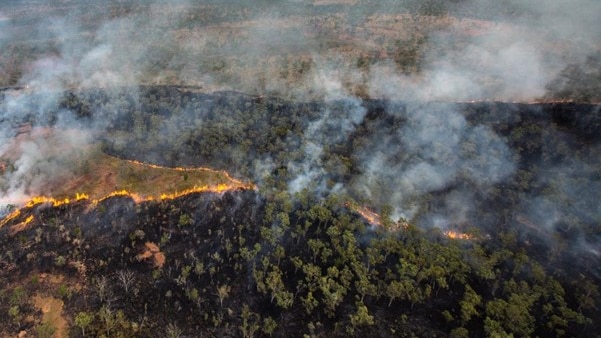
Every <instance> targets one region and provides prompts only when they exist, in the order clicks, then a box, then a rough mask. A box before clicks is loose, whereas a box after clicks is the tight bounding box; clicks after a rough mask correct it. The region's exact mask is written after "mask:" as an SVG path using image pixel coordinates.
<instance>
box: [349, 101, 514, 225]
mask: <svg viewBox="0 0 601 338" xmlns="http://www.w3.org/2000/svg"><path fill="white" fill-rule="evenodd" d="M397 114H398V115H399V117H402V118H403V119H404V121H405V122H404V124H403V126H402V128H400V129H398V130H397V131H396V135H394V134H393V135H389V134H388V132H389V130H385V131H383V132H384V133H387V134H388V135H376V137H375V138H376V139H379V140H381V142H378V143H374V144H372V145H368V146H366V147H365V148H364V149H361V150H360V152H359V154H360V158H361V159H362V163H363V167H364V169H363V175H361V176H360V177H359V179H357V180H356V181H355V182H354V185H355V187H356V189H357V190H359V191H360V192H362V194H364V195H365V196H368V197H369V198H371V199H372V200H374V201H375V204H376V205H390V206H392V207H393V208H394V209H395V216H396V217H397V218H398V217H402V218H405V219H413V218H414V217H415V215H416V213H417V212H418V211H419V207H418V203H420V202H422V201H421V199H422V198H423V197H424V196H425V195H427V194H429V193H432V192H436V191H440V190H445V189H450V188H453V186H455V185H457V184H458V183H462V184H468V185H469V186H471V187H473V189H474V190H477V191H478V192H480V193H485V192H486V190H487V189H489V188H490V187H492V186H493V185H494V184H496V183H498V182H501V181H503V180H504V179H505V178H507V177H509V176H510V175H511V174H512V173H513V171H514V167H515V164H514V161H513V159H512V154H511V151H510V149H509V147H508V146H507V145H506V144H505V142H504V141H503V139H502V138H501V137H499V136H498V135H496V134H495V133H494V132H493V131H492V130H491V129H490V128H488V127H486V126H483V125H470V124H469V123H468V122H467V121H466V120H465V117H464V116H463V115H462V114H460V113H459V112H457V111H455V110H454V108H453V106H451V105H447V104H409V105H408V106H407V107H406V110H405V111H404V112H403V111H398V112H397ZM374 154H375V155H374ZM470 194H471V193H469V192H465V193H463V192H461V190H456V191H454V193H453V194H451V195H450V196H447V199H448V203H446V204H448V206H449V207H448V208H445V212H443V213H442V214H439V215H429V216H427V217H428V218H436V219H437V221H436V222H434V223H436V224H438V225H440V224H442V223H444V224H446V225H450V224H457V223H460V222H462V219H464V218H465V217H464V216H461V217H458V218H456V217H454V216H453V215H454V214H456V211H454V210H457V208H456V206H457V204H459V203H457V202H456V200H462V201H466V200H470V199H471V197H470ZM454 200H455V201H454ZM461 204H462V203H461ZM469 205H472V204H470V203H465V206H469ZM460 209H463V208H460ZM459 214H462V215H463V214H465V212H460V213H459Z"/></svg>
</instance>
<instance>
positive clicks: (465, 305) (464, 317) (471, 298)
mask: <svg viewBox="0 0 601 338" xmlns="http://www.w3.org/2000/svg"><path fill="white" fill-rule="evenodd" d="M481 302H482V297H480V296H479V295H478V294H477V293H476V291H474V289H472V287H471V286H469V285H468V284H466V285H465V293H464V294H463V300H461V301H460V302H459V305H460V306H461V321H462V322H463V323H467V322H468V321H469V320H470V319H471V318H472V316H478V315H479V314H478V309H477V307H478V306H480V303H481Z"/></svg>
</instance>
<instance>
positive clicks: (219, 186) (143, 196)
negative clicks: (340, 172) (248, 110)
mask: <svg viewBox="0 0 601 338" xmlns="http://www.w3.org/2000/svg"><path fill="white" fill-rule="evenodd" d="M126 162H128V163H130V164H132V165H134V166H138V167H140V166H143V167H146V168H152V169H160V170H166V171H169V170H173V171H179V172H190V173H191V172H197V173H202V172H210V173H215V174H217V175H219V176H221V177H223V178H225V179H226V180H227V183H215V184H203V185H199V186H197V185H195V186H193V187H190V188H186V187H185V186H184V187H180V188H182V189H181V190H176V191H167V192H160V191H158V192H157V191H156V190H153V189H147V190H144V188H142V191H143V192H133V191H130V190H126V189H118V190H115V191H112V192H110V190H103V189H95V188H96V187H95V186H92V187H91V189H90V192H91V194H88V193H84V192H76V193H75V196H68V197H65V198H62V197H61V198H58V197H50V196H34V197H31V198H30V199H29V200H28V201H27V200H26V201H22V202H21V203H19V204H21V205H22V206H23V208H32V207H35V206H37V205H41V204H48V205H51V206H53V207H59V206H62V205H68V204H72V203H75V202H78V201H88V202H89V205H90V206H95V205H97V204H98V203H99V202H102V201H104V200H106V199H109V198H112V197H119V196H126V197H129V198H131V199H133V200H134V202H135V203H141V202H146V201H155V200H158V201H163V200H173V199H176V198H179V197H182V196H185V195H188V194H193V193H208V192H213V193H218V194H221V193H224V192H227V191H232V190H237V189H243V190H251V189H256V186H255V185H254V184H252V183H248V182H243V181H241V180H238V179H235V178H233V177H232V176H230V174H229V173H227V172H225V171H219V170H213V169H209V168H181V167H176V168H170V167H162V166H158V165H154V164H148V163H142V162H138V161H132V160H127V161H126ZM109 175H113V177H115V175H116V174H109ZM105 177H106V176H105ZM99 180H100V179H99ZM99 184H102V183H99ZM150 184H152V183H150ZM161 184H165V182H162V183H161ZM167 184H169V183H167ZM153 187H156V186H153ZM174 190H175V189H174ZM62 194H63V196H64V195H65V194H64V192H63V193H62ZM20 217H22V211H21V209H15V210H14V211H13V212H11V213H10V214H9V215H7V216H6V217H4V219H2V220H0V227H2V226H4V225H5V224H8V223H9V222H12V221H14V220H17V219H19V218H20ZM32 219H33V218H32ZM32 219H29V218H28V219H26V220H25V222H22V223H24V224H27V223H29V222H31V220H32Z"/></svg>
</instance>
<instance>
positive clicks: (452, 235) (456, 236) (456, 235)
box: [444, 230, 474, 240]
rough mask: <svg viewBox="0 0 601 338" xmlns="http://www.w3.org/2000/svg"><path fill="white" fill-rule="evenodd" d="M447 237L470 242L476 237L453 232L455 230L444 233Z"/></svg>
mask: <svg viewBox="0 0 601 338" xmlns="http://www.w3.org/2000/svg"><path fill="white" fill-rule="evenodd" d="M444 234H445V236H447V237H449V238H452V239H464V240H468V239H473V238H474V236H472V235H470V234H466V233H463V232H457V231H453V230H448V231H445V232H444Z"/></svg>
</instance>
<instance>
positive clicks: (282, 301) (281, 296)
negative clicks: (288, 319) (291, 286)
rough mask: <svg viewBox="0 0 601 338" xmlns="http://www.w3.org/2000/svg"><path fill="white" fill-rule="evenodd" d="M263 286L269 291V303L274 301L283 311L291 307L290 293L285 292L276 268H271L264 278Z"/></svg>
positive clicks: (280, 274) (279, 272)
mask: <svg viewBox="0 0 601 338" xmlns="http://www.w3.org/2000/svg"><path fill="white" fill-rule="evenodd" d="M265 285H266V286H267V288H268V289H269V290H270V291H271V302H272V303H273V300H274V299H275V300H276V304H277V305H278V306H280V307H282V308H284V309H287V308H289V307H290V306H292V298H293V297H292V293H291V292H288V291H287V290H286V286H285V285H284V281H283V280H282V272H281V271H280V269H279V268H278V267H277V266H273V270H271V271H270V272H269V273H268V274H267V277H266V281H265Z"/></svg>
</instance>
